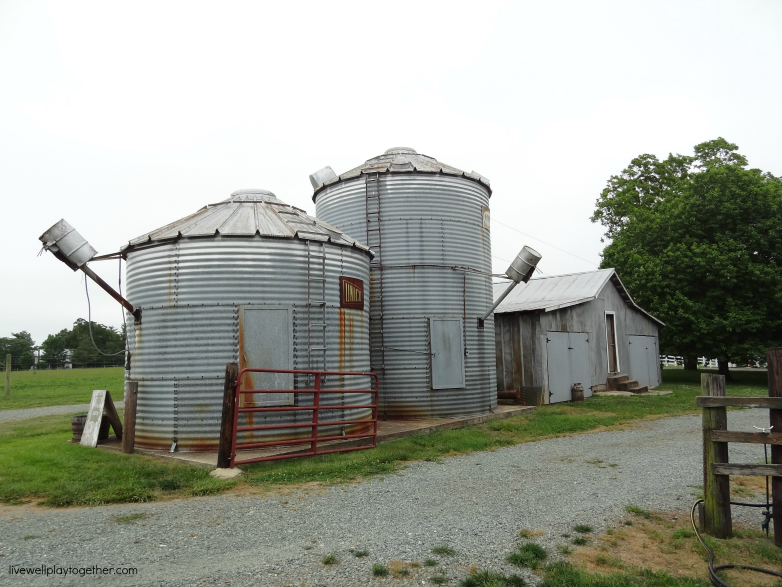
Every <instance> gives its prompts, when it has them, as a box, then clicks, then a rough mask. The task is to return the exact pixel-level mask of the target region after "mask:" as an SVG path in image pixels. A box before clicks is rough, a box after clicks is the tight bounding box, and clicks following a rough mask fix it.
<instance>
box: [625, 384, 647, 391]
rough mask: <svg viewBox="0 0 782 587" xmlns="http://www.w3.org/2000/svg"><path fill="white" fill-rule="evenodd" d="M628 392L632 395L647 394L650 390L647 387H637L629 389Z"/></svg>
mask: <svg viewBox="0 0 782 587" xmlns="http://www.w3.org/2000/svg"><path fill="white" fill-rule="evenodd" d="M627 391H629V392H630V393H646V392H647V391H649V388H648V387H647V386H646V385H636V386H635V387H628V388H627Z"/></svg>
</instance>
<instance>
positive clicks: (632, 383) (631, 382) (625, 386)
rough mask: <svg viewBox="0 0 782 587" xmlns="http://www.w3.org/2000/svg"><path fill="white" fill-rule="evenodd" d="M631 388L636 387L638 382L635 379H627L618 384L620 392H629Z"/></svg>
mask: <svg viewBox="0 0 782 587" xmlns="http://www.w3.org/2000/svg"><path fill="white" fill-rule="evenodd" d="M631 387H638V382H637V381H636V380H635V379H628V380H627V381H622V382H621V383H620V384H619V389H620V390H621V391H630V388H631Z"/></svg>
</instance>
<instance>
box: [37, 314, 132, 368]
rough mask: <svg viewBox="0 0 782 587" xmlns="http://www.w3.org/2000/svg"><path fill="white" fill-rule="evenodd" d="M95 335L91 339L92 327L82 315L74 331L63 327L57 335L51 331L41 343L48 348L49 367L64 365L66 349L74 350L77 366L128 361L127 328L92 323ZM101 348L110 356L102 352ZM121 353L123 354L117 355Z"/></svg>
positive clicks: (46, 357)
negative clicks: (125, 359)
mask: <svg viewBox="0 0 782 587" xmlns="http://www.w3.org/2000/svg"><path fill="white" fill-rule="evenodd" d="M92 338H93V339H94V340H95V344H94V345H93V343H92V339H91V338H90V326H89V324H88V323H87V321H86V320H84V319H83V318H79V319H77V320H76V322H74V323H73V328H72V329H71V330H65V329H63V330H61V331H60V332H58V333H57V334H50V335H49V336H48V337H47V338H46V340H45V341H43V343H42V344H41V348H42V349H43V350H44V353H45V355H44V359H43V360H44V362H45V363H46V364H48V365H49V366H56V365H58V364H59V365H61V364H62V363H64V362H65V359H66V357H67V352H66V351H72V352H73V354H72V355H71V362H72V363H73V366H74V367H86V366H94V365H121V364H122V363H123V362H124V355H123V353H122V351H123V350H124V348H125V329H124V325H123V329H122V331H117V329H116V328H113V327H107V326H104V325H103V324H98V323H96V322H93V323H92ZM96 346H97V347H98V349H100V350H101V351H103V353H106V355H113V356H106V355H103V354H101V353H100V352H99V351H98V350H97V349H96V348H95V347H96ZM115 353H119V354H115Z"/></svg>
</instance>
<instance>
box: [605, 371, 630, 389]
mask: <svg viewBox="0 0 782 587" xmlns="http://www.w3.org/2000/svg"><path fill="white" fill-rule="evenodd" d="M628 379H630V377H629V376H628V375H625V374H624V373H618V374H617V375H610V376H609V377H607V378H606V387H607V388H608V391H618V390H619V384H620V383H622V382H623V381H627V380H628Z"/></svg>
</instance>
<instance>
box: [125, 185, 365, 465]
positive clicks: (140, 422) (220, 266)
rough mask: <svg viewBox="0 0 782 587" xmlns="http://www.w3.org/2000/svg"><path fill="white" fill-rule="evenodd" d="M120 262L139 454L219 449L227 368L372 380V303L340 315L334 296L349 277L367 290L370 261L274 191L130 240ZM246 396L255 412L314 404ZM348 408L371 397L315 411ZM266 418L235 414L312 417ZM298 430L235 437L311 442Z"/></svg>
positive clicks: (356, 413)
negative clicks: (134, 313) (129, 305)
mask: <svg viewBox="0 0 782 587" xmlns="http://www.w3.org/2000/svg"><path fill="white" fill-rule="evenodd" d="M122 254H123V256H124V257H125V258H126V259H127V297H128V299H129V300H132V301H133V304H134V305H135V306H136V307H137V308H141V309H142V320H141V324H139V325H134V322H133V320H132V319H130V320H128V322H127V327H128V333H129V351H130V370H129V372H128V374H127V377H128V379H130V380H133V381H138V383H139V388H138V400H137V405H138V407H137V417H136V445H137V446H139V447H142V448H151V449H161V448H169V447H170V446H171V444H172V443H173V442H175V443H177V447H178V449H179V450H214V449H216V448H217V445H218V437H219V432H220V418H221V407H222V397H223V378H224V374H225V366H226V363H229V362H236V363H239V366H240V368H244V367H257V368H271V369H318V370H323V369H325V370H331V371H362V372H366V371H369V316H368V305H367V306H364V307H363V308H361V306H360V305H358V304H352V305H351V304H347V307H345V304H342V307H341V303H340V290H341V288H342V283H343V281H344V279H345V278H347V279H348V280H351V283H354V284H359V286H360V284H363V283H366V282H368V280H369V262H370V259H371V256H372V254H371V253H370V252H369V249H368V247H366V246H365V245H363V244H361V243H359V242H357V241H356V240H354V239H352V238H350V237H348V236H346V235H345V234H343V233H342V232H340V231H339V230H337V229H335V228H333V227H331V226H329V225H327V224H325V223H324V222H321V221H319V220H316V219H315V218H312V217H311V216H308V215H307V214H305V213H304V211H302V210H300V209H298V208H294V207H292V206H289V205H287V204H285V203H284V202H281V201H280V200H278V199H277V198H276V197H275V196H274V194H272V193H271V192H267V191H264V190H241V191H237V192H234V193H233V194H231V197H230V198H228V199H226V200H224V201H222V202H219V203H217V204H211V205H208V206H205V207H204V208H201V209H200V210H198V211H197V212H196V213H195V214H191V215H190V216H187V217H185V218H183V219H181V220H178V221H176V222H173V223H171V224H168V225H166V226H164V227H162V228H159V229H157V230H154V231H152V232H149V233H147V234H145V235H143V236H141V237H139V238H137V239H134V240H132V241H130V243H129V244H128V245H126V246H125V247H123V249H122ZM252 377H253V378H254V380H253V384H254V386H255V388H259V387H260V388H268V389H289V388H296V389H300V388H309V387H311V386H312V381H311V380H310V381H306V379H305V377H304V376H296V378H295V379H294V377H293V376H292V375H270V374H253V375H252ZM361 379H366V381H362V382H358V381H355V380H353V381H350V382H342V381H329V382H328V387H330V388H337V389H345V388H347V387H348V386H350V387H353V388H354V389H355V388H356V387H357V386H358V385H362V386H363V385H369V378H368V377H367V378H363V377H362V378H361ZM343 383H344V384H345V387H342V385H343ZM325 386H326V384H325V383H324V387H325ZM358 388H359V389H361V387H358ZM253 397H254V398H255V401H256V405H257V406H261V405H270V406H286V405H292V402H294V401H301V404H298V405H312V399H311V398H312V396H311V395H304V394H295V395H294V394H290V393H281V394H274V395H271V396H268V395H267V396H265V397H264V399H259V398H260V396H259V395H256V396H253ZM294 398H295V399H294ZM301 398H304V399H301ZM306 398H309V399H308V400H307V399H306ZM329 398H331V399H329ZM248 400H250V401H252V398H248ZM354 400H357V401H358V403H363V404H367V403H371V396H370V395H369V394H367V395H366V396H364V395H363V394H360V395H358V396H356V395H348V394H344V397H343V396H337V395H327V396H324V397H323V398H322V401H321V404H322V405H323V404H329V402H331V403H330V405H339V403H341V404H342V405H345V404H350V403H355V401H354ZM363 400H366V401H363ZM334 402H337V403H334ZM346 412H347V413H346ZM370 412H371V410H366V409H364V410H329V411H326V412H323V413H322V414H321V421H324V420H328V419H331V421H340V420H358V419H366V418H368V417H371V413H370ZM265 414H266V413H264V416H261V414H260V413H254V414H253V413H250V414H249V415H248V414H242V416H243V417H244V416H248V417H249V418H250V419H249V420H247V419H245V420H244V421H242V422H241V423H240V425H247V422H251V423H252V424H254V425H256V426H260V425H264V424H279V423H297V422H301V423H304V422H309V421H310V419H311V414H310V412H307V411H299V412H278V413H277V414H281V415H280V416H277V417H271V416H266V415H265ZM368 427H369V425H367V424H356V425H354V426H347V430H342V428H341V427H339V428H337V427H335V428H337V429H331V427H323V428H321V430H320V434H321V435H328V434H340V433H343V434H350V433H359V432H364V431H365V430H368ZM299 431H300V433H297V434H292V433H287V434H286V433H285V431H282V432H275V434H274V436H270V435H269V433H268V432H267V433H266V434H265V435H264V434H261V433H259V432H255V433H254V436H252V434H253V433H252V432H250V433H244V436H242V435H241V434H240V438H239V441H240V442H251V441H252V440H256V439H260V440H277V439H280V440H282V439H286V438H294V437H298V436H302V435H303V436H308V435H309V434H310V429H309V428H300V429H299Z"/></svg>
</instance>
